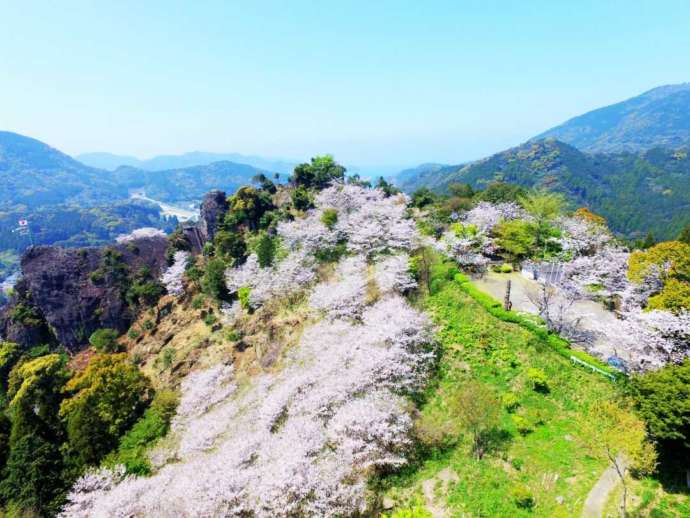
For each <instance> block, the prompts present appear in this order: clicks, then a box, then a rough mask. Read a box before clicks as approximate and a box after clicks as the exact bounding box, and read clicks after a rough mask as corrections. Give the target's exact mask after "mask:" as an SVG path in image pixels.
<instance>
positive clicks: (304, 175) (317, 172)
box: [290, 155, 346, 189]
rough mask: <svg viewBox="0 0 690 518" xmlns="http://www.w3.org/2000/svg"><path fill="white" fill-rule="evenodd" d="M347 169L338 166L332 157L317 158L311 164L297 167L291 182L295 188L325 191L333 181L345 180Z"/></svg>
mask: <svg viewBox="0 0 690 518" xmlns="http://www.w3.org/2000/svg"><path fill="white" fill-rule="evenodd" d="M345 171H346V169H345V168H344V167H343V166H341V165H340V164H338V163H337V162H336V161H335V160H334V159H333V157H332V156H331V155H322V156H316V157H314V158H312V159H311V162H310V163H304V164H299V165H298V166H297V167H295V170H294V172H293V173H292V176H291V177H290V181H291V182H292V183H293V184H294V185H295V186H302V187H306V188H307V189H309V188H315V189H323V188H324V187H326V186H328V184H329V183H331V182H332V181H333V180H343V179H344V178H345Z"/></svg>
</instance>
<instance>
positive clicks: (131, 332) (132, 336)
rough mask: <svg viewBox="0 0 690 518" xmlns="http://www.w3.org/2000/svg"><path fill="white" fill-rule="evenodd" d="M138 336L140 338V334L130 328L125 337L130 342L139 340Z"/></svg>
mask: <svg viewBox="0 0 690 518" xmlns="http://www.w3.org/2000/svg"><path fill="white" fill-rule="evenodd" d="M140 336H141V333H140V332H139V331H138V330H136V329H134V328H133V327H132V328H130V330H129V331H127V337H128V338H129V339H130V340H136V339H137V338H139V337H140Z"/></svg>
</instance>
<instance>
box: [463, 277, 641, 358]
mask: <svg viewBox="0 0 690 518" xmlns="http://www.w3.org/2000/svg"><path fill="white" fill-rule="evenodd" d="M508 280H510V281H511V291H510V293H511V296H510V300H511V301H512V303H513V310H514V311H522V312H525V313H533V314H537V313H538V310H537V307H536V306H535V305H534V304H533V303H532V302H531V301H530V299H529V297H528V293H538V292H539V289H540V286H541V285H540V284H539V283H538V282H536V281H534V280H532V279H528V278H527V277H525V276H524V275H522V274H521V273H517V272H514V273H508V274H506V273H496V272H492V271H489V272H487V273H486V274H485V275H484V276H483V277H482V278H476V279H473V280H472V282H473V283H474V284H475V285H476V286H477V287H478V288H479V289H481V290H482V291H484V292H486V293H488V294H489V295H491V296H492V297H494V298H495V299H497V300H499V301H503V297H504V296H505V292H506V284H507V282H508ZM569 316H570V317H571V318H575V317H581V320H580V328H581V329H583V330H585V331H586V330H592V329H597V328H602V327H605V326H606V324H607V323H611V325H613V323H614V322H615V319H616V317H615V315H614V314H613V313H612V312H611V311H608V310H607V309H606V308H604V306H602V305H601V304H599V303H597V302H594V301H592V300H580V301H577V302H576V303H574V304H573V305H572V306H571V308H570V310H569ZM595 322H598V323H599V325H596V324H595ZM574 345H577V344H574ZM583 349H584V348H583ZM587 352H589V353H590V354H592V355H594V356H597V357H599V358H600V359H602V360H604V361H605V360H606V359H607V358H609V357H610V356H620V357H622V358H623V359H624V360H626V361H629V360H630V358H629V357H627V355H626V351H624V350H617V349H616V343H615V341H611V340H607V339H606V338H605V337H603V336H600V337H598V338H597V339H596V340H595V341H594V343H593V344H591V346H588V348H587Z"/></svg>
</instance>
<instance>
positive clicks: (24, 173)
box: [0, 131, 126, 210]
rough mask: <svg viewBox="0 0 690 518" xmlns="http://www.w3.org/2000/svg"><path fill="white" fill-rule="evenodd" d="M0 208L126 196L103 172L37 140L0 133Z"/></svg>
mask: <svg viewBox="0 0 690 518" xmlns="http://www.w3.org/2000/svg"><path fill="white" fill-rule="evenodd" d="M0 183H1V184H2V189H0V209H2V210H5V209H8V208H16V207H18V206H25V207H29V208H31V207H37V206H45V205H56V204H62V203H67V202H79V203H85V202H86V203H89V204H91V205H93V204H96V203H101V202H111V201H113V200H115V199H117V198H123V197H126V190H123V189H121V188H120V187H118V186H117V185H116V184H115V183H114V182H113V178H112V177H110V175H109V174H108V173H107V172H105V171H100V170H98V169H93V168H91V167H87V166H85V165H83V164H81V163H80V162H77V161H76V160H74V159H72V158H70V157H69V156H67V155H65V154H64V153H61V152H60V151H58V150H56V149H53V148H52V147H50V146H48V145H46V144H44V143H43V142H40V141H38V140H35V139H32V138H29V137H25V136H23V135H18V134H16V133H10V132H6V131H3V132H0Z"/></svg>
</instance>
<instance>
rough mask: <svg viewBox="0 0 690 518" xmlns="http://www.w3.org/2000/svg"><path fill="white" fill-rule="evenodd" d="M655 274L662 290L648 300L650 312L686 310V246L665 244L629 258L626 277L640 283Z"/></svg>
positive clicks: (689, 286)
mask: <svg viewBox="0 0 690 518" xmlns="http://www.w3.org/2000/svg"><path fill="white" fill-rule="evenodd" d="M655 271H658V272H659V273H660V274H661V279H662V281H663V283H664V286H663V288H662V290H661V292H659V293H658V294H656V295H654V296H652V297H651V298H650V299H649V308H650V309H668V310H671V311H674V312H678V311H680V310H682V309H688V308H690V244H687V243H682V242H680V241H665V242H663V243H659V244H657V245H654V246H653V247H651V248H649V249H647V250H636V251H635V252H633V253H632V254H631V255H630V260H629V264H628V277H629V278H630V280H631V281H633V282H637V283H642V282H644V280H645V278H646V277H647V276H648V275H650V274H653V273H655Z"/></svg>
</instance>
